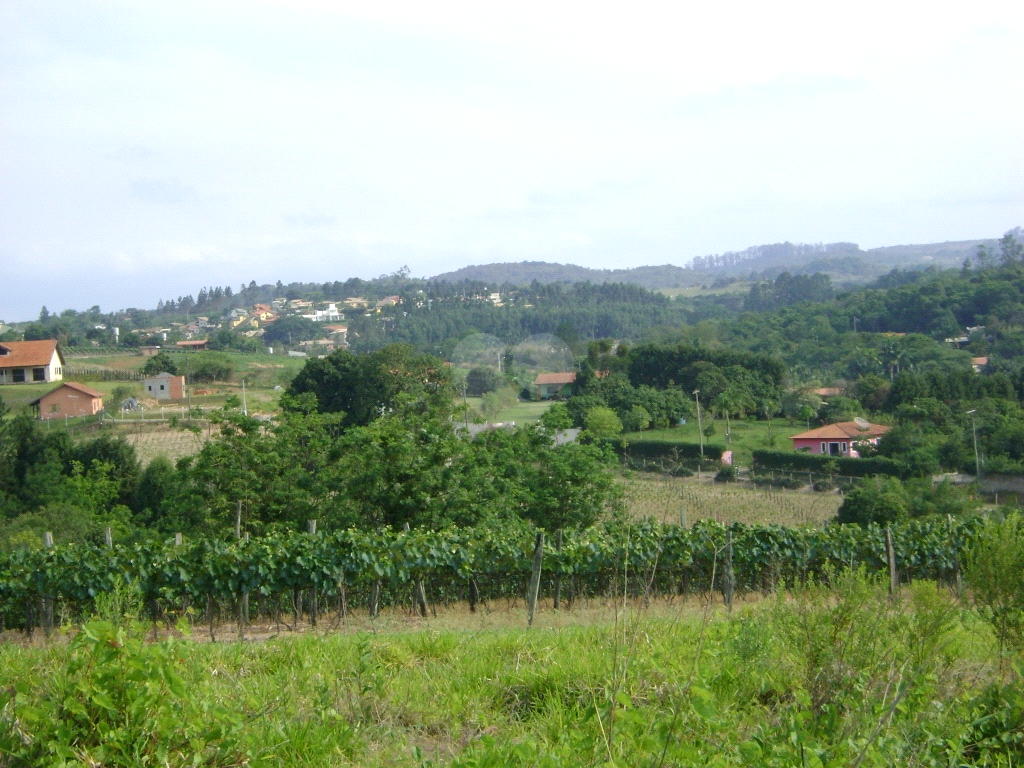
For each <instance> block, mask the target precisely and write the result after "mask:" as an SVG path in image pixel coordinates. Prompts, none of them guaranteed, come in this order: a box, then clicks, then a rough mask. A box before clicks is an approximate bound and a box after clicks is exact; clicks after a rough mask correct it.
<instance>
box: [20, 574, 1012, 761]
mask: <svg viewBox="0 0 1024 768" xmlns="http://www.w3.org/2000/svg"><path fill="white" fill-rule="evenodd" d="M829 582H830V583H829V585H828V586H827V587H826V586H824V585H822V584H816V583H810V584H808V585H806V586H804V587H800V588H798V589H796V590H795V591H793V592H790V593H788V594H782V593H780V594H779V595H778V596H777V597H776V598H773V599H769V600H766V601H764V602H761V603H759V604H756V605H748V606H745V607H743V608H740V609H737V610H735V611H734V612H733V613H732V614H727V613H725V612H724V611H720V610H718V609H717V608H715V607H714V606H712V605H710V604H708V605H706V606H705V608H704V609H701V608H700V607H699V606H698V608H696V609H694V608H692V607H691V608H688V609H685V610H678V611H676V610H674V609H662V610H661V611H656V612H644V611H640V610H634V609H632V608H627V607H624V605H623V603H622V602H619V603H618V604H617V608H616V609H615V610H614V613H613V614H612V615H610V617H609V620H608V621H606V622H603V623H600V624H595V625H592V626H568V627H562V628H558V629H548V630H538V629H533V630H526V631H523V630H492V631H488V632H486V633H475V632H472V631H444V632H437V631H431V630H430V629H429V627H430V622H429V621H424V622H423V626H425V627H426V628H425V629H423V630H420V631H413V632H405V633H374V632H361V633H358V634H354V635H330V636H325V637H321V636H303V637H291V638H288V639H275V640H271V641H267V642H263V643H249V644H246V643H234V644H200V643H193V642H183V641H180V640H177V641H176V640H168V641H162V642H159V643H145V642H143V641H142V638H141V635H140V634H139V631H138V630H136V631H134V632H133V631H131V630H128V629H125V628H124V626H121V627H120V628H119V627H118V626H117V624H116V623H114V622H112V621H98V622H93V623H90V624H87V625H86V627H85V628H84V629H83V630H82V631H81V632H80V633H79V634H78V635H77V636H76V637H75V638H74V640H73V641H72V642H71V643H70V644H67V645H61V646H54V647H51V648H46V649H43V648H24V647H17V646H5V647H2V648H0V766H23V765H25V766H27V765H111V766H113V765H124V766H128V765H132V766H135V765H169V766H178V765H181V766H183V765H193V764H198V765H246V764H248V765H258V766H262V765H285V766H291V765H295V766H298V765H303V766H307V765H313V766H328V765H384V766H388V765H420V766H424V765H448V764H450V765H454V766H467V767H468V766H506V765H511V766H583V765H619V766H638V767H639V766H644V767H645V768H648V767H651V766H669V765H676V766H678V765H694V766H705V765H723V766H727V765H749V766H812V765H822V766H825V765H835V766H839V765H842V766H851V765H852V766H857V765H863V766H869V765H870V766H881V765H887V766H888V765H950V766H954V765H993V766H994V765H1006V766H1009V765H1016V764H1019V763H1020V761H1021V760H1024V746H1022V743H1021V734H1022V732H1024V730H1022V729H1024V688H1022V684H1021V682H1020V679H1019V678H1018V677H1017V676H1016V675H1015V674H1002V673H1000V671H999V664H998V660H999V651H998V648H997V644H996V642H995V640H994V636H993V634H992V632H991V630H990V629H989V625H988V624H987V623H986V622H984V621H983V620H982V619H981V618H980V617H979V614H977V613H976V612H975V611H974V610H973V609H972V608H969V607H968V606H966V605H965V604H961V603H959V602H958V601H957V600H956V599H955V596H954V595H953V594H952V593H951V592H949V591H947V590H945V589H943V588H939V587H937V586H936V585H935V584H933V583H928V582H917V583H915V584H914V585H912V586H911V587H910V588H908V589H905V590H904V591H903V592H902V593H901V594H900V595H899V596H898V597H897V598H895V599H892V598H890V597H889V595H888V592H887V587H886V585H884V584H882V583H880V582H879V581H878V580H876V579H874V578H872V577H870V576H868V575H866V574H864V573H863V572H857V571H854V572H845V573H841V574H833V575H831V577H830V579H829ZM127 604H130V601H128V603H127ZM108 608H109V606H108ZM111 610H113V609H111ZM112 745H113V746H112Z"/></svg>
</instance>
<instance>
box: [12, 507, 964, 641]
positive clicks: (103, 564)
mask: <svg viewBox="0 0 1024 768" xmlns="http://www.w3.org/2000/svg"><path fill="white" fill-rule="evenodd" d="M978 520H979V519H978V518H976V517H963V518H934V519H920V520H913V521H910V522H908V523H904V524H901V525H898V526H894V527H893V528H892V537H893V542H894V549H895V552H896V560H897V564H898V567H899V570H900V573H901V574H902V576H903V578H904V579H913V578H931V579H941V580H951V579H954V578H955V577H956V574H957V573H958V569H959V563H960V560H961V557H962V555H963V553H964V551H965V549H966V548H967V547H968V546H969V545H970V541H971V539H972V537H973V534H974V532H975V531H976V530H977V527H978ZM535 533H536V530H535V529H532V528H528V527H525V526H524V527H516V528H511V529H481V528H477V529H447V530H442V531H426V530H412V531H399V532H395V531H391V530H384V531H379V532H366V531H359V530H344V531H337V532H321V533H317V534H308V533H287V534H278V535H271V536H265V537H261V538H253V539H237V540H236V539H231V540H226V539H225V540H222V539H216V538H200V539H195V540H189V539H185V540H184V541H183V542H182V543H181V544H180V545H176V543H175V540H174V539H171V540H168V541H166V542H162V541H153V542H149V543H142V544H132V545H114V546H111V547H106V546H100V545H81V544H64V545H58V546H55V547H51V548H49V549H40V550H34V551H30V550H20V551H17V552H13V553H11V554H8V555H5V556H0V621H2V624H0V628H3V627H6V628H20V629H31V628H32V626H33V624H34V623H38V620H37V619H36V618H34V617H36V616H38V612H37V611H38V607H39V605H40V604H41V603H43V604H45V603H47V602H49V603H50V605H51V606H52V605H59V606H60V610H61V611H62V613H63V615H64V616H66V617H69V618H70V619H71V620H75V619H78V618H81V617H83V616H87V615H89V614H90V613H91V612H92V611H93V610H94V609H95V602H94V601H95V598H96V596H97V595H100V594H103V593H105V592H110V591H111V590H114V589H116V588H117V587H118V585H119V584H123V583H125V582H129V583H133V584H135V585H137V589H138V590H139V592H140V593H141V596H142V598H143V600H144V604H145V606H146V609H147V610H149V611H151V612H152V614H153V616H154V617H156V616H159V615H168V614H173V613H175V612H177V611H180V610H181V608H182V606H183V605H189V604H191V605H193V606H197V607H202V606H210V605H214V604H216V603H219V604H231V605H235V604H238V603H239V602H240V601H241V600H242V599H245V600H246V603H248V599H249V596H253V598H254V600H256V601H258V602H259V605H261V606H263V605H266V604H268V601H269V602H270V603H274V602H275V601H276V604H278V605H279V604H280V603H281V601H291V603H289V604H291V605H294V598H295V596H296V595H300V594H306V595H310V594H312V595H316V596H318V597H321V598H323V599H325V600H327V599H331V598H338V599H339V603H340V602H341V601H345V603H346V605H347V606H348V607H349V608H351V607H353V606H358V605H359V604H360V602H362V601H366V600H369V599H370V598H369V597H368V596H369V595H370V594H371V592H372V593H373V595H374V598H373V599H374V600H376V601H382V602H383V603H384V604H387V603H388V602H399V601H402V600H405V599H406V596H407V595H409V594H411V590H412V587H413V585H416V584H423V585H424V590H423V593H425V594H426V596H427V598H428V599H429V601H430V602H432V603H435V604H436V603H451V602H454V601H458V600H465V599H467V596H469V595H470V594H472V595H473V598H472V599H474V600H475V599H480V600H488V599H497V598H501V597H512V598H514V597H517V596H521V595H523V594H524V593H525V591H526V583H527V581H528V580H529V578H530V574H531V569H532V561H533V555H534V541H535V538H534V536H535ZM559 541H560V546H559ZM729 541H731V546H730V547H729V548H728V550H727V547H726V544H727V542H729ZM542 562H543V576H544V579H545V581H544V582H542V583H543V586H542V592H543V591H544V590H550V589H551V588H552V585H553V580H554V579H555V578H556V577H557V579H558V580H559V581H560V582H564V584H565V585H566V587H565V588H566V590H567V597H570V598H571V597H574V596H575V597H584V596H596V595H603V594H608V593H609V592H611V591H615V592H616V593H619V594H621V593H623V592H624V591H625V592H628V593H630V594H634V595H638V594H645V595H652V596H653V595H667V594H680V593H687V592H696V591H704V590H708V589H711V588H715V587H716V586H719V585H720V580H721V578H722V576H723V574H725V573H726V571H727V570H728V572H729V574H730V575H729V578H730V581H731V582H732V583H734V584H735V587H736V589H738V590H739V591H743V590H764V589H773V588H775V587H776V586H777V585H780V584H781V585H787V584H793V583H795V582H798V581H803V580H806V579H807V578H809V577H814V578H827V577H828V573H829V572H830V570H832V569H842V568H846V567H860V566H864V567H866V568H867V569H868V570H881V569H884V568H886V567H887V560H886V542H885V529H883V528H878V527H874V526H872V527H867V528H861V527H858V526H838V525H830V526H826V527H811V526H807V527H786V526H776V525H743V524H739V523H735V524H732V525H723V524H721V523H717V522H714V521H709V520H702V521H700V522H699V523H697V524H696V525H694V526H692V527H682V526H679V525H672V524H662V523H656V522H653V521H645V522H640V523H633V524H630V525H624V524H615V525H605V526H596V527H593V528H589V529H586V530H582V531H566V532H565V533H564V535H562V536H561V537H559V538H556V537H555V536H548V537H547V539H546V541H545V544H544V552H543V561H542ZM421 594H422V593H421ZM364 604H365V603H364Z"/></svg>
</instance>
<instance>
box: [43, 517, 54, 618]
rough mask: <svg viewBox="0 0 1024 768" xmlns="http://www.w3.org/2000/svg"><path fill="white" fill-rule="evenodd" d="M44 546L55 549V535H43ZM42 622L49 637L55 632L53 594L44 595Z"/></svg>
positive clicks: (48, 532)
mask: <svg viewBox="0 0 1024 768" xmlns="http://www.w3.org/2000/svg"><path fill="white" fill-rule="evenodd" d="M43 545H44V546H45V547H46V548H47V549H53V534H52V533H50V531H47V532H46V533H45V534H44V535H43ZM42 620H43V632H44V633H45V634H46V636H47V637H49V636H50V632H51V631H53V595H51V594H46V595H43V601H42Z"/></svg>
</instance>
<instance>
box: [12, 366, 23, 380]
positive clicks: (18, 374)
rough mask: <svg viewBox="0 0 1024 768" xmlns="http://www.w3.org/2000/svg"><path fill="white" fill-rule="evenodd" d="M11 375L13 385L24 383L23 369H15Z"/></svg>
mask: <svg viewBox="0 0 1024 768" xmlns="http://www.w3.org/2000/svg"><path fill="white" fill-rule="evenodd" d="M13 374H14V383H15V384H22V383H23V382H24V381H25V369H24V368H15V369H14V371H13Z"/></svg>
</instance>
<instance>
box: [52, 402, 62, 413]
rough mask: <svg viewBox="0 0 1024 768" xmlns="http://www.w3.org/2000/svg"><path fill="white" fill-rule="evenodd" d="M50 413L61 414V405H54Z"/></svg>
mask: <svg viewBox="0 0 1024 768" xmlns="http://www.w3.org/2000/svg"><path fill="white" fill-rule="evenodd" d="M50 413H60V403H53V404H52V405H51V406H50Z"/></svg>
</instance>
